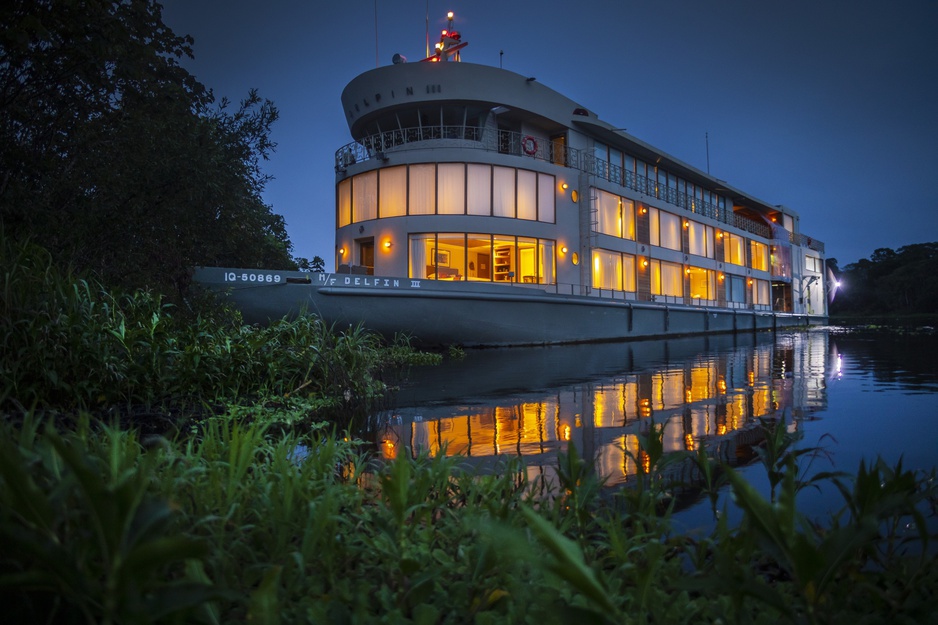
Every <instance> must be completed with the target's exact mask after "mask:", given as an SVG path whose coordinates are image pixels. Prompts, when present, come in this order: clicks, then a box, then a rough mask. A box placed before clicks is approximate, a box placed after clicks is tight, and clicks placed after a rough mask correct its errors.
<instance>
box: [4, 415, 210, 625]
mask: <svg viewBox="0 0 938 625" xmlns="http://www.w3.org/2000/svg"><path fill="white" fill-rule="evenodd" d="M4 434H10V432H9V431H8V430H7V431H6V432H4ZM160 462H161V454H160V453H159V451H151V452H143V450H142V449H141V448H140V446H139V445H138V444H137V442H136V441H135V440H134V438H133V437H132V436H131V435H129V434H127V433H123V432H118V431H116V430H112V429H109V428H104V429H103V430H102V431H101V433H100V434H97V433H92V432H91V431H89V425H88V424H87V422H85V423H84V424H83V425H82V426H81V428H80V429H79V431H78V432H77V433H74V434H72V435H69V436H66V437H62V436H60V435H59V434H58V433H56V432H55V431H54V430H52V429H45V430H43V431H42V433H37V426H36V425H35V424H31V423H28V424H27V427H26V428H25V430H24V433H23V435H21V437H20V438H19V444H13V443H12V442H11V440H10V439H9V438H8V437H7V436H4V437H3V438H2V440H0V509H2V512H0V553H2V554H3V555H2V556H0V593H3V595H5V596H6V597H7V598H8V601H6V602H5V604H6V618H12V619H13V621H15V622H52V621H55V622H66V621H69V622H71V621H75V622H78V621H84V622H86V623H123V622H144V621H147V622H160V621H162V620H164V619H168V618H170V617H174V615H177V614H179V613H185V612H192V611H194V610H195V609H196V608H198V607H200V606H201V605H203V604H204V603H205V602H207V601H209V600H211V599H214V598H216V597H217V596H218V595H219V593H218V591H217V589H215V588H214V587H213V586H212V585H211V584H210V583H207V580H206V579H205V578H204V577H202V578H201V579H200V578H199V577H198V576H197V575H196V574H195V573H196V569H197V566H196V567H195V568H193V567H189V566H186V563H187V562H191V561H193V560H196V559H198V558H202V557H204V556H205V555H206V553H207V551H206V545H205V544H204V543H202V542H200V541H198V540H194V539H192V538H189V537H186V536H182V535H179V534H177V533H175V532H172V531H171V528H172V521H173V516H174V514H175V513H174V505H173V503H172V502H171V501H169V500H168V499H165V498H159V497H153V496H152V494H150V492H149V486H150V483H151V481H152V480H153V479H154V478H155V474H156V472H157V470H158V465H159V464H160Z"/></svg>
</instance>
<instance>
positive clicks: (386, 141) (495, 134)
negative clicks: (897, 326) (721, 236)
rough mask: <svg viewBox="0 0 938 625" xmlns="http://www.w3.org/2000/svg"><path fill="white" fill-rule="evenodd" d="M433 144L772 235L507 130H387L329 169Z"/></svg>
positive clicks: (796, 240)
mask: <svg viewBox="0 0 938 625" xmlns="http://www.w3.org/2000/svg"><path fill="white" fill-rule="evenodd" d="M437 147H458V148H461V149H476V150H483V151H486V152H497V153H500V154H512V155H515V156H519V157H524V158H533V159H535V160H541V161H546V162H549V163H553V164H555V165H561V166H564V167H570V168H572V169H576V170H579V171H582V172H585V173H588V174H590V175H593V176H596V177H597V178H601V179H603V180H607V181H609V182H611V183H613V184H617V185H619V186H621V187H624V188H626V189H630V190H632V191H635V192H638V193H641V194H643V195H647V196H650V197H653V198H655V199H658V200H661V201H663V202H666V203H668V204H670V205H672V206H675V207H677V208H679V209H682V210H684V211H686V212H688V213H692V214H695V215H700V216H702V217H707V218H709V219H712V220H714V221H717V222H720V223H723V224H726V225H728V226H731V227H733V228H736V229H739V230H743V231H745V232H749V233H750V234H754V235H756V236H760V237H762V238H764V239H772V238H773V237H772V228H770V227H769V226H768V225H767V224H765V223H762V222H760V221H756V220H754V219H750V218H748V217H744V216H743V215H740V214H739V213H736V212H734V211H733V210H731V209H727V208H725V207H721V206H718V205H716V204H713V203H711V202H704V201H703V200H701V199H699V198H697V197H694V196H692V195H688V194H686V193H680V192H679V191H678V190H677V189H675V188H673V187H668V186H665V185H662V184H660V183H659V182H658V181H657V180H654V179H652V178H647V177H645V176H638V175H636V174H635V173H634V172H631V171H626V170H624V169H623V168H622V167H620V166H618V165H612V164H610V163H609V162H607V161H604V160H601V159H598V158H596V157H595V156H594V155H593V154H591V153H589V152H588V151H586V150H579V149H576V148H571V147H569V146H567V145H564V144H563V143H561V142H554V141H550V140H548V139H544V138H542V137H535V136H533V135H527V134H523V133H519V132H512V131H508V130H494V129H486V128H482V127H479V126H442V125H441V126H422V127H418V128H401V129H396V130H389V131H386V132H381V133H377V134H373V135H368V136H365V137H362V138H361V139H360V140H358V141H355V142H353V143H349V144H348V145H345V146H343V147H341V148H339V149H338V150H336V153H335V169H336V171H337V172H344V171H345V170H346V169H347V168H348V167H349V166H351V165H353V164H355V163H361V162H365V161H368V160H372V159H379V160H386V159H387V155H388V154H391V153H394V152H400V151H404V150H414V149H427V148H437ZM789 239H790V242H791V243H792V244H795V245H801V246H805V247H808V248H810V249H813V250H815V251H818V252H821V253H823V252H824V244H823V243H822V242H821V241H818V240H816V239H813V238H811V237H807V236H804V235H802V234H793V233H789Z"/></svg>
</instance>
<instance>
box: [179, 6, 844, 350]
mask: <svg viewBox="0 0 938 625" xmlns="http://www.w3.org/2000/svg"><path fill="white" fill-rule="evenodd" d="M449 26H450V27H449V28H448V29H447V30H444V31H443V33H442V36H441V39H440V43H439V44H438V45H437V47H436V49H435V52H434V53H433V54H430V55H428V57H427V58H425V59H423V61H422V62H413V63H408V62H406V60H405V59H404V58H403V57H401V56H400V55H395V57H394V59H393V62H392V63H391V64H390V65H387V66H383V67H378V68H375V69H373V70H370V71H366V72H365V73H363V74H361V75H359V76H358V77H356V78H354V79H353V80H352V81H351V82H350V83H349V84H348V85H347V86H346V88H345V90H344V91H343V93H342V96H341V101H342V106H343V108H344V111H345V115H346V119H347V122H348V127H349V131H350V133H351V136H352V139H353V141H352V142H351V143H349V144H348V145H345V146H343V147H341V148H339V149H338V150H337V152H336V154H335V174H336V207H335V218H336V226H337V227H336V234H335V242H336V245H335V258H334V262H335V265H334V266H335V267H336V270H335V271H334V272H331V273H305V272H290V271H266V270H247V269H233V268H199V269H197V271H196V274H195V276H194V279H195V280H196V281H197V282H200V283H202V284H205V285H207V286H210V287H212V288H215V289H218V290H221V291H224V292H225V293H227V295H228V297H229V298H230V299H231V301H232V302H234V304H235V305H236V306H238V307H239V308H240V309H241V310H242V311H243V314H244V318H245V320H246V321H248V322H259V323H264V322H267V321H270V320H272V319H279V318H281V317H284V316H286V315H296V314H316V315H319V316H320V317H322V318H323V319H324V320H325V321H326V322H328V323H330V324H338V325H349V324H351V325H357V324H361V325H363V326H364V327H366V328H369V329H371V330H374V331H377V332H380V333H383V334H386V335H394V334H396V333H404V334H408V335H410V336H412V337H413V338H415V339H416V340H417V341H418V342H420V343H423V344H460V345H464V346H485V345H534V344H552V343H575V342H587V341H606V340H620V339H630V338H644V337H661V336H673V335H683V334H696V333H710V332H734V331H735V332H739V331H750V330H760V329H774V328H778V327H788V326H804V325H811V324H821V323H824V322H825V321H826V318H827V296H828V293H829V290H828V282H829V280H828V276H827V275H826V274H825V272H824V245H823V243H821V242H820V241H818V240H817V239H815V238H813V237H809V236H807V235H805V234H803V233H802V232H801V230H800V225H799V217H798V214H797V213H796V212H795V211H793V210H791V209H789V208H787V207H785V206H780V205H773V204H769V203H766V202H764V201H762V200H760V199H758V198H756V197H753V196H752V195H750V194H747V193H745V192H743V191H740V190H738V189H736V188H734V187H732V186H730V185H728V184H727V183H726V182H724V181H722V180H718V179H716V178H714V177H712V176H710V175H709V174H708V173H705V172H703V171H701V170H698V169H697V168H695V167H693V166H692V165H689V164H688V163H685V162H683V161H681V160H679V159H677V158H675V157H673V156H670V155H668V154H666V153H664V152H663V151H661V150H659V149H657V148H655V147H653V146H651V145H649V144H647V143H645V142H643V141H641V140H640V139H638V138H637V137H634V136H632V135H630V134H628V133H627V132H626V131H624V130H622V129H618V128H614V127H612V125H610V124H609V123H607V122H605V121H603V120H601V119H600V118H599V117H598V116H597V115H596V114H595V113H594V112H593V111H591V110H590V109H588V108H587V107H585V106H584V105H583V104H581V103H578V102H575V101H573V100H570V99H569V98H567V97H565V96H563V95H562V94H560V93H558V92H556V91H554V90H552V89H550V88H548V87H547V86H545V85H543V84H541V83H540V82H539V81H538V80H536V79H535V78H534V77H530V76H524V75H521V74H517V73H514V72H511V71H508V70H504V69H502V68H497V67H490V66H486V65H479V64H472V63H466V62H462V59H461V58H460V55H461V53H462V50H463V49H464V47H465V45H466V42H465V41H463V40H462V37H461V35H460V34H459V33H458V32H456V31H454V30H453V29H452V17H451V16H450V24H449Z"/></svg>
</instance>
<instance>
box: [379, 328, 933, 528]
mask: <svg viewBox="0 0 938 625" xmlns="http://www.w3.org/2000/svg"><path fill="white" fill-rule="evenodd" d="M936 400H938V336H936V335H935V334H933V333H932V334H917V335H914V336H904V335H900V334H895V333H885V332H884V333H873V332H864V331H853V330H849V329H845V328H834V327H832V328H823V329H815V330H810V331H805V332H785V333H781V332H780V333H777V334H772V333H759V334H742V335H721V336H709V337H690V338H683V339H672V340H666V341H640V342H629V343H614V344H599V345H578V346H567V347H549V348H531V349H517V348H516V349H505V350H479V351H470V352H468V353H467V356H466V358H465V359H463V360H460V361H452V362H447V363H445V364H444V365H443V366H441V367H434V368H428V369H419V370H416V371H415V372H414V375H413V376H412V378H411V381H410V383H409V384H408V385H407V387H406V388H404V389H403V390H402V391H401V392H400V393H399V394H398V396H397V397H396V400H395V405H394V407H393V409H391V410H387V411H384V412H382V413H381V414H379V415H377V416H376V422H377V430H376V433H377V436H376V439H377V441H378V444H379V447H380V449H381V451H382V453H383V454H384V456H385V457H394V456H396V455H397V454H401V453H408V454H416V453H419V452H428V453H430V454H433V455H436V454H441V453H445V454H448V455H459V456H461V457H463V458H464V462H466V463H468V464H473V465H476V466H478V467H480V468H483V469H484V468H487V467H491V466H494V465H497V464H498V463H499V462H500V461H501V460H504V459H505V458H506V457H508V456H514V455H521V456H523V457H524V459H525V465H526V470H527V472H528V475H529V477H531V478H534V477H538V476H543V477H546V478H548V479H550V478H552V476H553V473H554V466H555V465H556V454H557V452H558V451H559V450H565V449H566V448H567V446H568V445H569V444H570V443H574V444H575V445H576V446H577V449H578V450H579V451H580V452H581V454H583V455H588V456H591V457H593V458H595V461H596V471H597V472H598V473H599V474H600V475H601V476H602V477H603V478H604V479H605V480H606V483H607V484H608V485H609V487H610V488H617V487H621V486H622V485H626V484H628V483H629V482H630V481H634V479H635V475H636V464H635V463H636V462H640V461H641V459H642V454H641V452H640V450H639V448H638V439H637V435H638V434H640V433H642V432H643V431H644V430H645V429H647V427H648V426H649V424H650V423H651V421H652V420H654V422H655V423H664V424H665V435H664V441H665V446H666V449H667V450H675V451H676V450H695V449H698V448H700V447H704V448H706V449H708V450H711V451H712V452H713V453H716V454H718V455H720V456H721V457H723V458H724V459H726V460H728V461H730V462H732V463H734V464H737V465H738V466H740V467H741V470H742V471H743V472H744V473H745V474H746V475H747V476H748V477H749V479H750V480H751V481H752V482H753V483H754V484H756V485H757V486H759V487H760V488H764V489H766V490H767V485H766V484H765V483H764V482H765V480H764V471H763V470H762V469H761V468H760V467H758V466H754V465H752V464H751V462H752V460H753V458H754V454H753V445H757V444H758V443H759V441H760V439H761V434H760V430H759V427H758V426H759V420H760V419H766V418H768V419H774V420H782V421H783V422H784V423H785V427H787V428H788V429H789V430H791V431H800V432H801V433H802V434H804V439H803V444H804V445H818V444H820V445H823V446H824V448H825V449H826V450H827V451H828V452H829V460H820V459H819V460H816V461H815V463H814V465H813V466H812V469H813V471H812V472H816V471H822V470H824V471H828V470H832V469H838V470H843V471H848V472H851V473H852V472H855V471H856V469H857V467H858V466H859V463H860V461H861V459H865V460H867V461H870V460H874V459H875V458H876V457H877V456H882V457H883V458H885V459H886V460H887V461H889V463H890V464H893V463H895V462H896V461H897V460H898V459H899V458H900V457H901V458H902V459H903V462H904V466H905V467H907V468H920V469H932V468H934V467H936V466H938V401H936ZM830 499H831V493H830V492H822V493H814V492H813V491H806V492H805V495H803V496H802V498H801V499H800V500H799V504H800V505H801V506H802V507H803V508H804V509H805V511H806V512H808V513H809V514H814V515H815V516H816V515H818V514H821V513H823V512H824V511H825V509H826V508H827V507H828V506H830V505H831V503H830ZM721 505H722V504H721ZM710 516H711V513H710V508H709V503H706V504H704V503H703V502H698V503H697V504H696V505H691V506H690V507H689V508H688V509H687V510H685V511H683V512H682V513H681V518H682V519H683V522H686V523H687V524H688V525H689V526H697V525H698V524H705V523H706V519H705V517H707V518H709V517H710ZM698 517H699V518H698Z"/></svg>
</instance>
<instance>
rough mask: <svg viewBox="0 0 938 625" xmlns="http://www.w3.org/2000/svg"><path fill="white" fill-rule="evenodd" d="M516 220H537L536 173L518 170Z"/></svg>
mask: <svg viewBox="0 0 938 625" xmlns="http://www.w3.org/2000/svg"><path fill="white" fill-rule="evenodd" d="M518 219H529V220H531V221H536V220H537V173H536V172H533V171H528V170H526V169H519V170H518Z"/></svg>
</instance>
